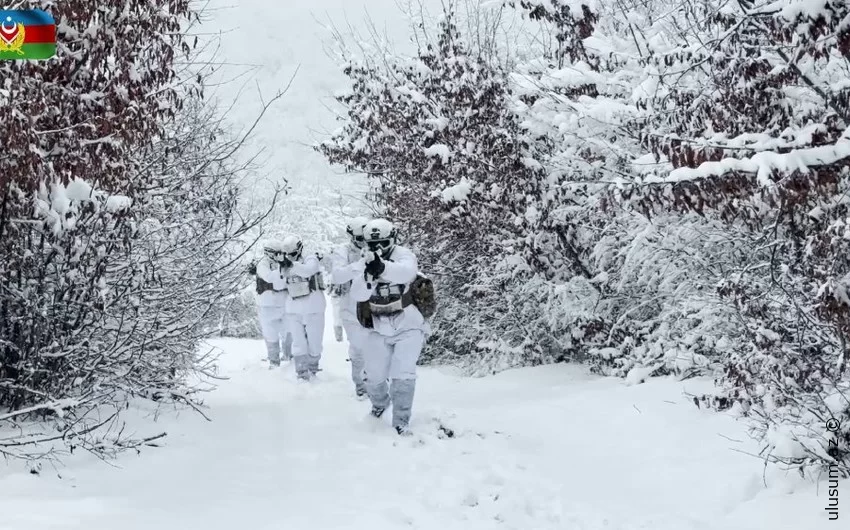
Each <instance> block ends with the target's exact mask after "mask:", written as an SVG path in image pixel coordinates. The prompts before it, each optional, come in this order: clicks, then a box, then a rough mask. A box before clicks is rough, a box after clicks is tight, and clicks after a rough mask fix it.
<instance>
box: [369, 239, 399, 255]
mask: <svg viewBox="0 0 850 530" xmlns="http://www.w3.org/2000/svg"><path fill="white" fill-rule="evenodd" d="M366 245H368V246H369V250H371V251H372V252H376V251H378V250H387V249H388V248H390V247H391V246H392V245H393V242H392V240H390V239H372V240H370V241H367V242H366Z"/></svg>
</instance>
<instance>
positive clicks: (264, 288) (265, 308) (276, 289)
mask: <svg viewBox="0 0 850 530" xmlns="http://www.w3.org/2000/svg"><path fill="white" fill-rule="evenodd" d="M284 258H285V256H284V252H283V242H282V241H279V240H270V241H269V242H267V243H266V245H265V247H264V248H263V257H262V258H261V259H260V261H259V263H257V265H256V268H255V273H256V276H257V312H258V316H259V318H260V329H261V330H262V332H263V339H264V340H265V342H266V351H267V352H268V359H269V369H273V368H276V367H278V366H280V360H281V341H283V360H285V361H288V360H290V359H291V358H292V335H291V334H290V333H289V332H288V330H287V325H286V292H285V290H286V282H285V281H284V279H283V276H282V269H281V263H282V262H283V260H284Z"/></svg>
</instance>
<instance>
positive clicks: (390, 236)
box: [363, 219, 397, 255]
mask: <svg viewBox="0 0 850 530" xmlns="http://www.w3.org/2000/svg"><path fill="white" fill-rule="evenodd" d="M396 236H397V233H396V229H395V227H394V226H393V224H392V223H391V222H389V221H387V220H386V219H375V220H374V221H369V222H368V223H366V226H364V227H363V237H364V238H365V239H366V245H367V246H368V247H369V250H371V251H372V252H378V253H380V254H383V255H387V254H389V253H390V252H392V250H393V248H394V247H395V244H396Z"/></svg>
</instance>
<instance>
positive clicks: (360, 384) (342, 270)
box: [331, 217, 369, 399]
mask: <svg viewBox="0 0 850 530" xmlns="http://www.w3.org/2000/svg"><path fill="white" fill-rule="evenodd" d="M368 221H369V220H368V219H366V218H365V217H355V218H354V219H351V221H349V223H348V226H346V228H345V231H346V233H347V234H348V237H349V241H348V243H346V244H343V245H338V246H337V247H334V249H333V253H332V254H331V283H332V284H333V292H334V295H335V296H336V299H335V304H338V308H339V319H340V321H341V322H340V323H341V324H342V326H343V328H345V335H346V336H347V337H348V358H349V360H350V361H351V380H352V381H353V382H354V392H355V394H356V395H357V398H358V399H365V398H366V380H365V377H366V376H365V370H364V360H363V342H364V341H365V339H366V337H367V335H368V330H366V329H365V328H364V327H363V326H361V325H360V323H359V322H358V321H357V301H356V300H354V299H353V298H352V297H351V282H352V280H354V279H355V278H358V277H361V276H362V275H363V270H364V268H365V266H366V264H365V262H364V261H363V260H362V259H361V254H362V252H363V249H364V248H365V246H366V245H365V243H364V240H363V227H364V226H365V225H366V223H367V222H368ZM337 340H341V338H338V339H337Z"/></svg>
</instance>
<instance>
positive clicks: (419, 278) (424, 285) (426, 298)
mask: <svg viewBox="0 0 850 530" xmlns="http://www.w3.org/2000/svg"><path fill="white" fill-rule="evenodd" d="M410 294H411V295H412V297H413V305H415V306H416V309H418V310H419V312H420V313H422V316H423V317H425V318H431V317H432V316H434V313H436V312H437V295H436V293H435V291H434V283H433V282H432V281H431V278H429V277H427V276H425V275H424V274H422V273H421V272H419V273H417V274H416V279H415V280H413V283H411V284H410Z"/></svg>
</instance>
